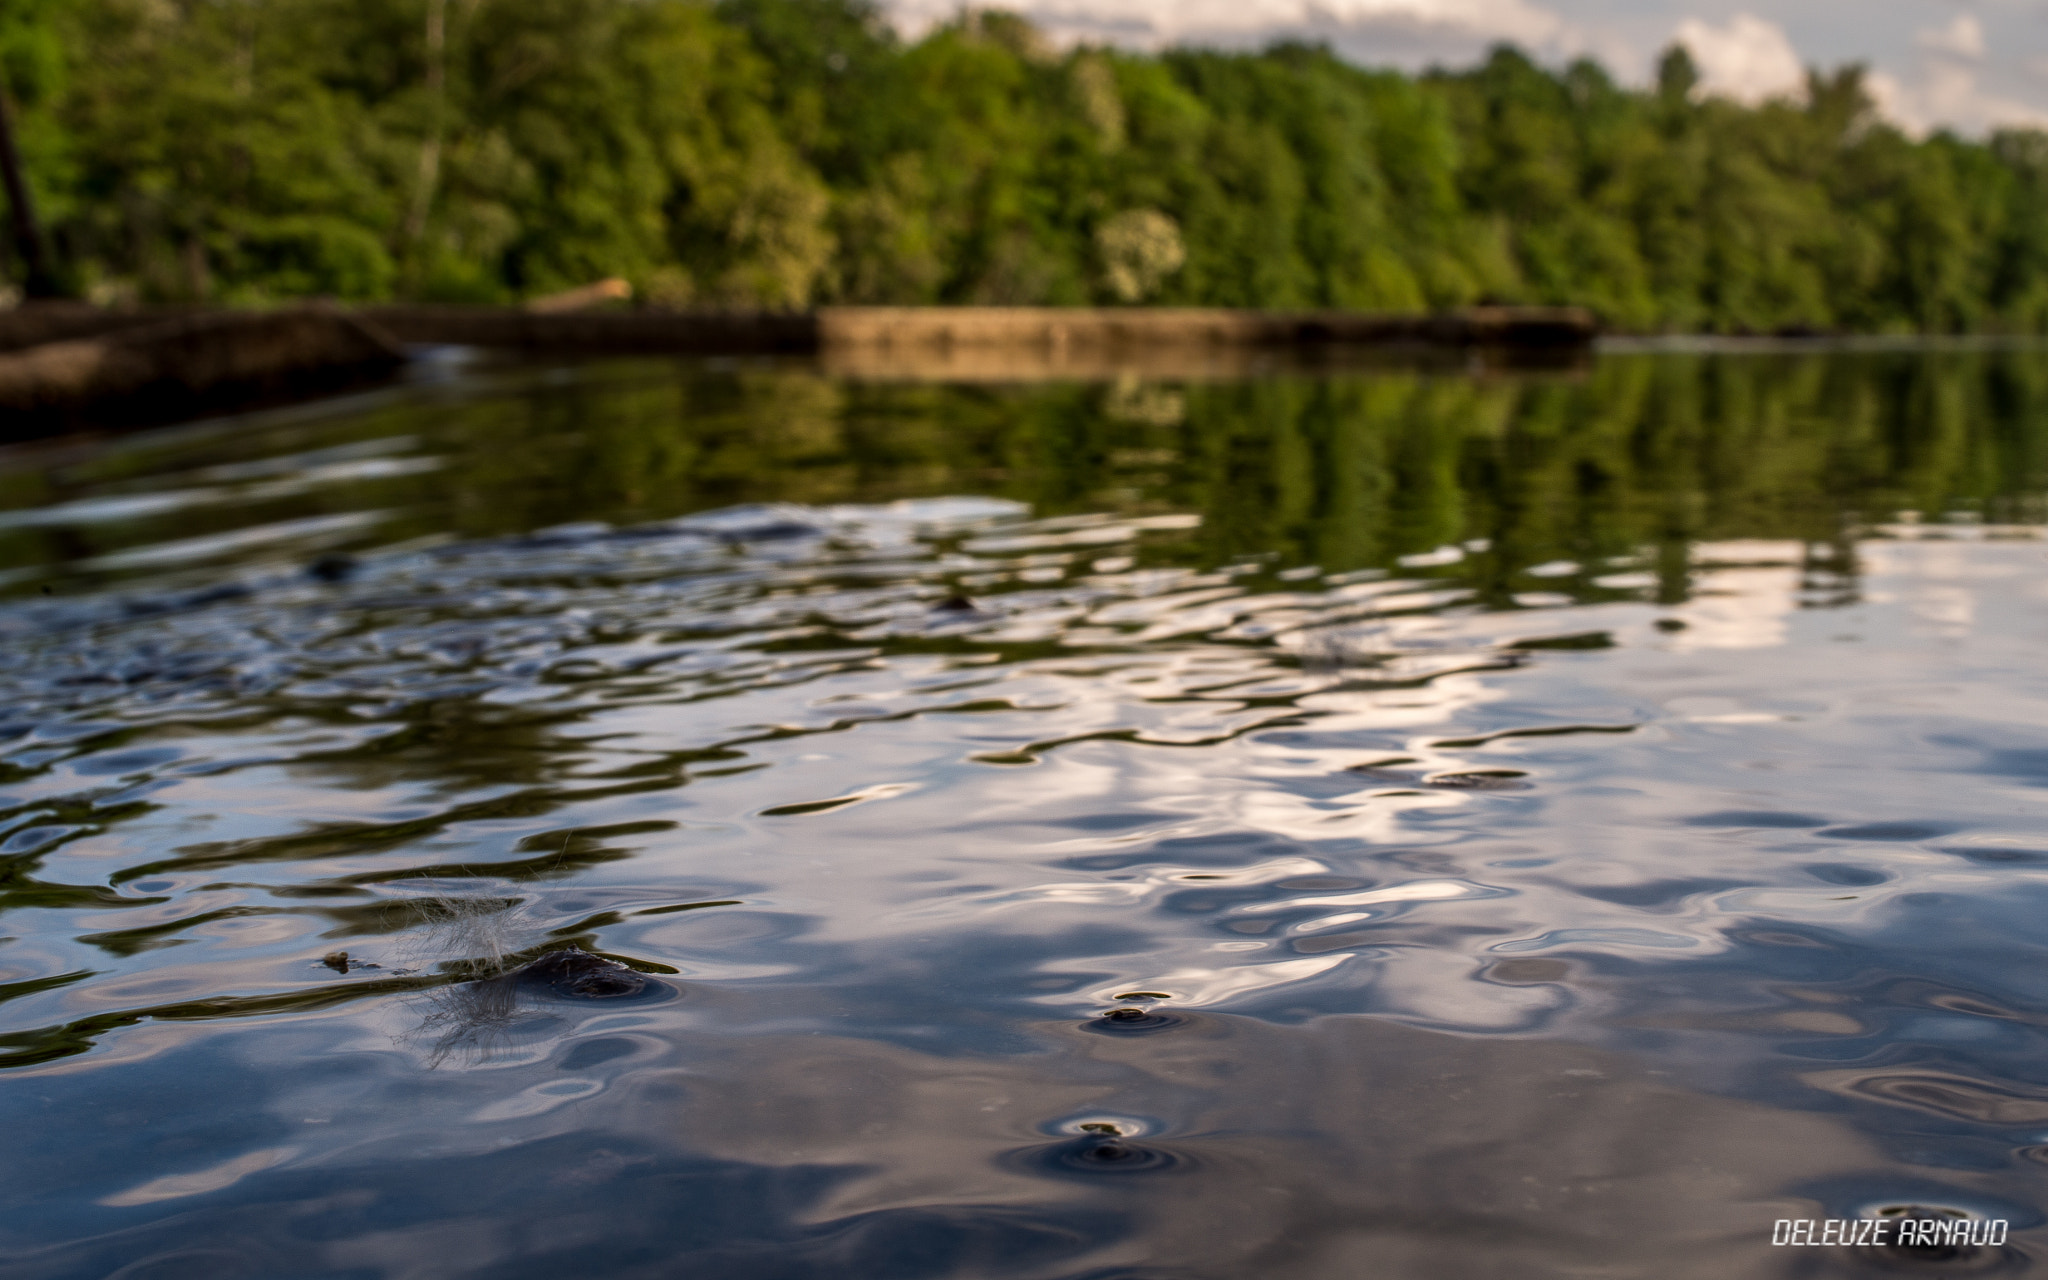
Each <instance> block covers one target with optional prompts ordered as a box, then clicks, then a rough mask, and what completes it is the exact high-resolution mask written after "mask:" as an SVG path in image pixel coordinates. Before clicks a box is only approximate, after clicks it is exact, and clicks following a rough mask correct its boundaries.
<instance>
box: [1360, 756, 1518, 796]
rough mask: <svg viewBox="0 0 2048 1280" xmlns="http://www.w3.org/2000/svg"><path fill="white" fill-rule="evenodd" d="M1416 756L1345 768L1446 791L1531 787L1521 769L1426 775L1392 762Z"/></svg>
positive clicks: (1380, 779) (1404, 784)
mask: <svg viewBox="0 0 2048 1280" xmlns="http://www.w3.org/2000/svg"><path fill="white" fill-rule="evenodd" d="M1413 763H1415V762H1414V761H1412V760H1394V761H1386V762H1384V763H1380V764H1355V765H1352V766H1351V767H1350V768H1349V769H1347V770H1346V771H1345V772H1347V773H1362V774H1364V775H1365V776H1367V777H1368V778H1375V779H1378V780H1379V781H1381V782H1389V783H1393V784H1394V785H1396V786H1404V787H1435V788H1437V789H1439V790H1444V791H1527V790H1528V789H1529V784H1528V783H1526V782H1522V781H1520V779H1522V778H1526V777H1528V776H1529V775H1528V774H1526V773H1523V772H1521V771H1520V770H1517V769H1467V770H1462V771H1460V772H1457V773H1438V774H1432V775H1430V776H1428V777H1423V776H1421V775H1418V774H1413V773H1402V772H1401V771H1399V770H1398V769H1390V768H1388V767H1387V765H1388V764H1413Z"/></svg>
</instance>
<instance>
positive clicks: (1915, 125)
mask: <svg viewBox="0 0 2048 1280" xmlns="http://www.w3.org/2000/svg"><path fill="white" fill-rule="evenodd" d="M1868 84H1869V85H1870V96H1871V97H1872V98H1875V99H1876V100H1877V109H1878V111H1879V112H1880V113H1881V114H1883V115H1884V116H1885V118H1886V119H1888V120H1892V121H1894V122H1895V123H1897V124H1898V125H1900V126H1901V127H1902V128H1904V129H1905V130H1906V131H1907V132H1908V133H1914V134H1924V133H1926V132H1927V131H1929V130H1930V129H1936V128H1941V127H1944V126H1946V127H1950V128H1957V129H1962V130H1966V131H1972V132H1981V131H1983V130H1986V129H1995V128H1998V127H1999V126H2001V125H2033V126H2035V127H2037V128H2039V127H2044V126H2048V111H2043V110H2042V109H2041V108H2040V107H2037V106H2035V105H2033V104H2032V103H2028V102H2023V101H2021V100H2020V99H2018V98H2014V97H2012V96H2010V95H2007V94H2001V93H1999V92H1997V91H1996V90H1993V89H1988V88H1986V87H1985V86H1984V84H1983V83H1982V80H1981V78H1980V77H1979V76H1978V74H1977V71H1976V70H1975V69H1974V68H1972V67H1967V66H1960V65H1958V64H1957V63H1955V62H1953V61H1949V60H1946V59H1942V60H1936V61H1931V62H1930V63H1929V64H1928V65H1925V66H1923V67H1921V68H1920V72H1919V74H1918V75H1916V76H1914V77H1913V78H1912V79H1911V80H1901V79H1899V78H1898V77H1896V76H1892V75H1888V74H1886V73H1885V72H1882V71H1875V72H1872V73H1871V75H1870V79H1869V81H1868Z"/></svg>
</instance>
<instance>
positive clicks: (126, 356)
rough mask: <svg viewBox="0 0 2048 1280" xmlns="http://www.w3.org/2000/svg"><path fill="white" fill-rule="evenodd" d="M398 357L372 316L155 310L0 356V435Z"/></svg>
mask: <svg viewBox="0 0 2048 1280" xmlns="http://www.w3.org/2000/svg"><path fill="white" fill-rule="evenodd" d="M105 314H106V315H107V316H108V317H109V318H110V319H111V318H112V317H113V316H116V315H118V314H119V313H105ZM82 322H83V318H81V323H82ZM405 358H406V357H405V352H404V350H403V349H402V348H401V347H400V346H399V345H398V344H397V342H395V341H394V340H393V339H392V338H390V337H389V336H388V335H386V334H384V333H383V332H381V331H379V330H378V329H377V328H376V327H375V326H374V325H371V324H369V323H367V322H365V321H364V320H363V319H361V318H360V317H358V316H354V315H350V314H347V313H344V312H340V311H336V310H332V309H327V308H306V309H301V310H292V311H270V312H257V311H241V312H234V311H227V312H211V313H193V314H188V315H180V316H174V317H173V318H170V319H156V320H154V322H152V323H147V324H140V325H136V326H132V327H121V328H118V329H116V330H115V331H113V332H108V333H102V334H100V335H99V336H97V337H81V338H74V339H71V340H69V341H57V342H45V343H43V344H41V345H39V346H33V347H29V348H27V349H26V350H20V351H15V352H12V353H9V354H4V355H0V415H4V416H0V423H4V425H0V436H11V437H19V436H23V435H31V434H36V433H38V432H40V431H44V430H48V429H50V428H51V427H52V426H58V425H65V424H67V423H70V422H76V421H80V420H83V419H85V418H86V417H88V416H89V417H90V419H91V420H92V421H95V422H103V421H107V420H109V419H112V420H122V419H131V418H132V419H147V420H155V421H162V420H167V419H171V418H175V417H178V416H181V415H185V414H190V413H194V412H200V411H204V410H205V409H207V408H209V407H212V406H216V405H220V404H223V403H227V402H231V401H246V400H249V399H254V398H264V397H275V396H289V395H298V394H305V393H308V392H312V391H321V390H329V389H332V388H334V387H336V386H339V385H345V384H347V383H350V382H353V381H357V380H360V379H363V378H366V377H374V376H378V375H381V374H386V373H389V372H390V371H392V370H394V369H396V368H397V367H398V366H399V365H401V364H403V363H404V361H405Z"/></svg>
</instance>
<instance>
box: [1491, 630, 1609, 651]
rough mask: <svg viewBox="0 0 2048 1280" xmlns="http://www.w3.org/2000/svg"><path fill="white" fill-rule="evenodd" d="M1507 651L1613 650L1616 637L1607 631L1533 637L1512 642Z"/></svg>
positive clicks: (1506, 646)
mask: <svg viewBox="0 0 2048 1280" xmlns="http://www.w3.org/2000/svg"><path fill="white" fill-rule="evenodd" d="M1502 647H1503V648H1507V649H1564V650H1572V649H1612V648H1613V647H1614V636H1613V634H1612V633H1610V632H1606V631H1580V632H1575V633H1573V634H1571V635H1562V636H1531V637H1529V638H1528V639H1526V640H1511V641H1509V642H1508V643H1507V644H1506V645H1504V646H1502Z"/></svg>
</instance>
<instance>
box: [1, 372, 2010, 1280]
mask: <svg viewBox="0 0 2048 1280" xmlns="http://www.w3.org/2000/svg"><path fill="white" fill-rule="evenodd" d="M2044 495H2048V353H2044V352H2042V351H2039V350H2029V349H2023V348H2022V349H2012V350H1925V351H1912V350H1904V351H1897V350H1878V351H1844V352H1833V353H1814V354H1796V353H1787V352H1773V351H1765V352H1759V353H1754V354H1715V353H1711V352H1709V353H1700V352H1686V351H1678V352H1656V351H1649V352H1640V353H1632V354H1610V355H1607V356H1603V357H1602V358H1600V360H1599V361H1598V362H1597V363H1596V364H1595V365H1593V366H1592V367H1591V368H1590V369H1587V370H1582V371H1577V372H1552V373H1527V374H1513V373H1503V372H1497V371H1496V372H1486V371H1478V372H1473V373H1464V372H1445V371H1435V372H1428V371H1414V372H1401V371H1397V370H1379V371H1374V372H1357V373H1348V374H1330V375H1327V376H1320V377H1310V376H1286V377H1273V378H1266V379H1253V380H1243V381H1215V382H1190V383H1151V382H1140V381H1132V380H1127V381H1124V382H1121V383H1103V384H1088V385H1080V384H1048V385H1036V386H1014V385H1010V386H963V385H950V386H949V385H922V384H914V383H858V382H850V381H839V380H833V379H830V378H826V377H824V376H822V375H820V374H818V373H816V372H815V371H811V370H807V369H805V368H803V367H800V366H787V367H778V366H774V365H760V366H754V365H746V364H735V365H702V364H692V365H681V364H673V363H667V362H652V361H650V362H627V363H617V364H591V365H581V366H568V367H561V368H550V367H537V368H516V369H506V368H496V367H488V366H475V367H467V366H454V367H450V368H449V369H447V370H446V371H445V372H444V373H443V374H442V375H440V376H436V377H433V378H427V379H422V380H421V381H419V382H417V383H415V384H412V385H408V386H405V387H402V388H398V389H394V390H387V391H383V392H377V393H373V394H370V395H366V396H362V397H358V398H355V399H352V400H345V401H336V402H329V403H326V404H323V405H317V406H312V407H309V408H301V409H296V410H290V411H281V412H276V413H270V414H266V415H258V416H252V417H245V418H238V419H232V420H223V421H219V422H211V423H200V424H193V425H189V426H185V427H179V428H174V429H169V430H164V431H157V432H152V433H148V434H143V435H136V436H129V437H125V438H120V439H105V440H88V441H72V442H59V443H51V444H44V445H40V446H36V447H33V448H28V447H17V448H14V449H10V450H7V451H5V452H0V651H4V654H5V656H6V661H5V662H4V664H0V1123H4V1126H5V1131H6V1132H7V1133H8V1134H9V1135H10V1144H9V1153H10V1158H9V1159H8V1160H6V1161H5V1162H0V1207H4V1212H0V1271H4V1273H5V1274H6V1275H8V1276H9V1277H21V1278H22V1280H59V1278H61V1280H71V1278H73V1277H78V1278H84V1277H112V1276H120V1277H124V1278H127V1280H173V1278H178V1280H183V1278H185V1277H194V1278H197V1277H208V1278H213V1277H221V1278H230V1277H250V1278H261V1280H271V1278H275V1277H323V1278H325V1277H333V1278H334V1280H344V1278H346V1280H357V1278H359V1277H361V1278H367V1277H392V1278H394V1280H411V1278H414V1277H420V1278H426V1277H434V1278H440V1277H480V1278H490V1280H499V1278H504V1280H524V1278H526V1277H532V1278H534V1280H543V1278H547V1280H553V1278H555V1277H564V1276H590V1277H620V1278H625V1280H630V1278H633V1277H649V1278H652V1277H671V1276H677V1275H689V1276H693V1277H702V1278H704V1280H726V1278H727V1277H730V1278H732V1280H742V1278H744V1280H756V1278H761V1280H777V1278H782V1277H787V1278H789V1280H810V1278H812V1277H816V1278H818V1280H824V1278H826V1277H830V1278H832V1280H869V1278H872V1280H928V1278H929V1280H941V1278H944V1280H954V1278H957V1280H983V1278H995V1277H1002V1278H1012V1277H1014V1278H1016V1280H1084V1278H1086V1280H1195V1278H1204V1280H1207V1278H1215V1280H1236V1278H1238V1277H1246V1278H1251V1277H1257V1278H1261V1280H1263V1278H1265V1277H1278V1276H1299V1277H1306V1278H1308V1280H1324V1278H1328V1280H1352V1278H1354V1277H1368V1276H1369V1277H1418V1278H1421V1277H1458V1276H1513V1277H1518V1278H1525V1277H1526V1278H1532V1280H1534V1278H1543V1277H1567V1276H1570V1277H1581V1276H1596V1275H1597V1276H1616V1277H1637V1276H1640V1277H1658V1278H1665V1277H1674V1278H1676V1277H1699V1278H1701V1280H1708V1278H1714V1280H1721V1278H1725V1277H1734V1276H1763V1277H1778V1276H1782V1277H1788V1278H1789V1277H1809V1276H1812V1277H1826V1276H1862V1275H1894V1274H1907V1275H1911V1274H1922V1275H1942V1276H1950V1275H1976V1274H2022V1273H2026V1272H2027V1271H2028V1270H2029V1269H2030V1268H2031V1267H2034V1266H2036V1265H2037V1263H2036V1260H2037V1259H2038V1258H2040V1257H2042V1256H2044V1254H2048V1220H2044V1217H2043V1212H2042V1206H2043V1204H2044V1195H2048V1053H2044V1048H2048V1042H2044V1039H2043V1030H2044V1028H2048V945H2044V943H2048V658H2044V654H2048V649H2044V642H2048V542H2044V540H2043V534H2044V524H2048V504H2044ZM1912 1213H1923V1214H1934V1215H1937V1216H1946V1217H1950V1218H1958V1219H1983V1220H1994V1221H2003V1222H2006V1223H2008V1224H2009V1230H2010V1240H2009V1242H2008V1243H2007V1244H2006V1245H2004V1246H2002V1247H1999V1248H1981V1249H1970V1248H1967V1247H1964V1248H1960V1249H1958V1250H1953V1251H1948V1252H1946V1253H1944V1252H1943V1251H1941V1250H1923V1251H1920V1252H1918V1253H1915V1252H1912V1251H1899V1250H1875V1249H1860V1250H1858V1249H1845V1248H1836V1247H1828V1248H1810V1249H1802V1248H1775V1247H1773V1246H1772V1244H1771V1235H1772V1231H1773V1224H1774V1223H1776V1222H1777V1221H1779V1220H1782V1219H1828V1218H1857V1217H1871V1216H1877V1215H1890V1216H1893V1217H1898V1216H1903V1215H1908V1214H1912Z"/></svg>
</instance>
